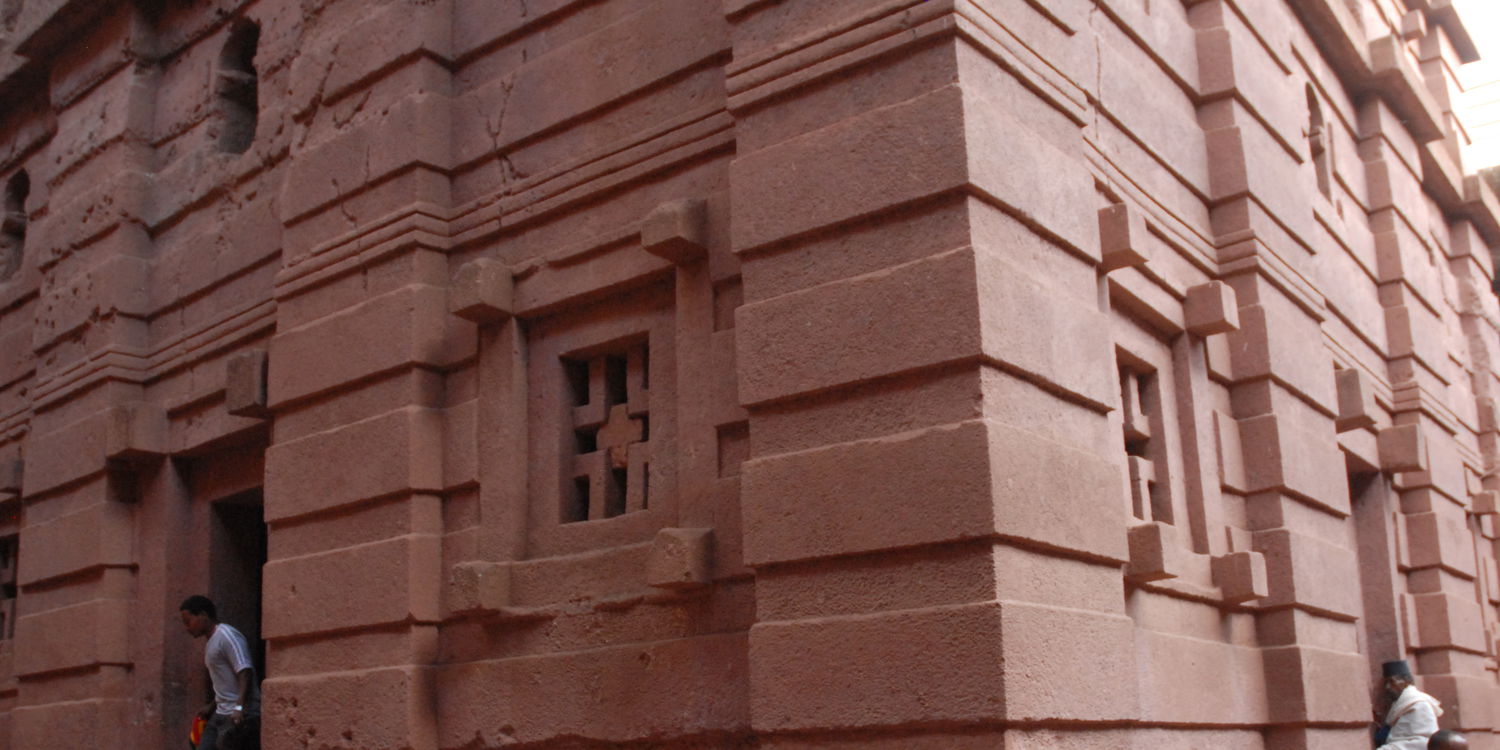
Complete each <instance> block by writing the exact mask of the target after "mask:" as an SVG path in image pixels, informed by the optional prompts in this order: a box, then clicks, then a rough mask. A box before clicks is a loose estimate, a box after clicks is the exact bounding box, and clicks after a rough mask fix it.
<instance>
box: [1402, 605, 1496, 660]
mask: <svg viewBox="0 0 1500 750" xmlns="http://www.w3.org/2000/svg"><path fill="white" fill-rule="evenodd" d="M1412 600H1413V604H1414V605H1415V607H1416V614H1417V628H1418V630H1419V631H1420V632H1421V642H1422V647H1423V648H1456V649H1462V650H1466V651H1475V652H1480V653H1483V652H1484V651H1485V650H1486V648H1485V647H1486V644H1485V639H1486V637H1487V636H1486V633H1485V629H1484V618H1483V616H1482V614H1481V612H1480V605H1479V604H1478V603H1477V602H1475V601H1473V600H1472V599H1470V598H1468V597H1464V598H1460V597H1456V596H1453V595H1451V594H1444V593H1433V594H1416V595H1415V596H1413V597H1412Z"/></svg>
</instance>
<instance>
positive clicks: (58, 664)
mask: <svg viewBox="0 0 1500 750" xmlns="http://www.w3.org/2000/svg"><path fill="white" fill-rule="evenodd" d="M130 622H131V617H130V602H129V601H125V600H123V599H96V600H93V601H89V602H84V603H82V604H75V605H72V606H69V607H63V608H61V609H53V610H48V611H46V612H41V613H38V614H30V615H25V616H23V617H21V618H20V619H19V620H17V622H16V642H17V643H23V644H25V645H26V647H25V648H22V649H18V650H17V652H16V664H15V669H16V675H17V676H21V677H26V676H31V675H40V674H46V673H49V672H57V671H61V670H65V669H78V668H81V667H91V666H97V665H101V664H113V665H120V666H129V665H130V664H131V658H130Z"/></svg>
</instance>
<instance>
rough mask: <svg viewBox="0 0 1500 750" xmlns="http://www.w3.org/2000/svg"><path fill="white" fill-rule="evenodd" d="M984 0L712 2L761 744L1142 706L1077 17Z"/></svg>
mask: <svg viewBox="0 0 1500 750" xmlns="http://www.w3.org/2000/svg"><path fill="white" fill-rule="evenodd" d="M984 6H985V4H976V3H968V2H927V3H915V2H906V1H903V0H896V1H893V2H880V3H758V2H733V3H729V4H727V6H726V7H727V9H728V12H729V17H730V20H731V21H732V23H733V28H734V44H735V46H734V60H733V62H732V63H731V65H730V68H729V73H730V78H729V84H728V85H729V91H730V110H731V112H732V113H733V114H734V115H735V118H736V133H737V152H736V157H735V161H734V163H733V167H732V171H731V200H732V206H733V220H732V224H733V243H734V249H735V252H736V253H737V254H738V255H739V257H740V260H741V262H742V263H743V264H744V278H745V306H744V307H743V308H741V310H740V311H739V317H738V321H739V331H740V333H739V341H738V346H739V362H740V399H741V402H742V403H743V404H744V405H745V406H746V407H747V408H748V410H749V414H750V435H751V456H750V460H749V461H748V462H747V463H746V465H745V470H744V476H743V482H744V483H743V491H744V497H743V507H744V511H743V513H744V519H745V520H744V523H745V546H746V559H747V562H748V563H749V564H750V565H751V566H752V567H753V568H754V569H755V571H756V597H757V621H756V624H755V626H754V627H753V628H752V629H751V635H750V687H751V700H752V725H753V727H754V729H755V730H756V732H757V733H758V734H759V735H760V736H761V737H762V738H763V739H762V741H763V743H764V744H766V745H767V746H773V747H800V746H804V745H806V746H813V745H817V746H826V744H825V743H831V742H837V741H839V738H841V737H845V738H849V739H848V740H847V741H849V742H858V740H857V739H854V738H857V737H859V736H861V734H863V733H868V732H872V731H874V732H886V733H896V735H897V736H904V737H905V739H902V740H895V739H894V738H893V739H892V741H900V742H923V741H935V742H938V743H940V744H941V743H947V744H943V746H945V747H955V746H967V744H972V745H973V746H975V747H980V746H985V747H989V746H993V745H994V743H995V742H997V741H1000V737H1001V736H1004V738H1005V740H1004V741H1005V742H1006V744H1007V746H1010V742H1011V741H1015V742H1017V743H1020V744H1019V745H1018V746H1025V743H1026V742H1029V741H1031V740H1030V739H1028V738H1029V737H1030V736H1031V734H1032V733H1031V732H1030V731H1029V730H1027V729H1022V728H1018V729H1014V730H1011V731H1009V732H1003V731H1002V729H1001V727H1003V726H1005V725H1019V726H1026V725H1041V726H1045V725H1046V724H1048V723H1050V722H1069V723H1074V722H1118V721H1124V720H1127V719H1129V718H1130V717H1132V716H1133V715H1134V714H1135V712H1136V711H1137V705H1138V704H1137V697H1136V692H1135V684H1134V681H1133V680H1131V679H1128V678H1126V679H1117V678H1118V677H1120V676H1123V675H1130V674H1133V673H1134V672H1135V670H1136V665H1135V648H1134V645H1133V643H1132V635H1131V628H1130V621H1129V620H1128V619H1127V618H1126V616H1125V615H1124V613H1123V602H1122V599H1121V597H1120V587H1119V584H1120V582H1119V570H1120V569H1119V566H1120V564H1121V563H1123V562H1124V561H1125V559H1126V556H1127V553H1126V534H1125V523H1124V511H1125V508H1126V505H1125V502H1124V501H1123V500H1122V497H1121V490H1122V484H1121V482H1120V481H1119V474H1118V473H1117V470H1118V464H1117V463H1116V462H1115V461H1113V460H1110V459H1107V458H1105V457H1104V455H1106V454H1108V453H1109V451H1110V449H1111V447H1112V446H1114V445H1116V438H1115V437H1114V435H1115V433H1114V432H1113V430H1112V428H1111V425H1112V423H1111V420H1110V419H1109V417H1108V416H1107V415H1108V412H1109V411H1110V409H1111V404H1112V403H1113V401H1114V400H1115V399H1116V396H1115V395H1113V389H1114V385H1113V377H1112V376H1111V374H1110V368H1108V367H1107V366H1101V364H1100V363H1104V362H1108V361H1109V359H1110V346H1109V341H1108V338H1107V328H1106V326H1105V325H1104V316H1103V314H1102V313H1101V310H1100V301H1099V281H1098V273H1099V267H1098V264H1099V263H1100V259H1101V256H1100V252H1101V251H1100V240H1099V229H1098V226H1097V223H1096V220H1095V217H1094V213H1093V211H1092V210H1079V207H1090V206H1093V205H1095V197H1094V189H1093V180H1092V179H1091V178H1090V175H1089V173H1088V170H1087V168H1086V166H1085V164H1084V162H1083V160H1082V158H1081V157H1082V152H1083V148H1084V143H1083V140H1082V137H1081V133H1080V126H1081V125H1082V124H1083V123H1084V121H1085V115H1084V111H1085V107H1086V104H1085V103H1086V101H1087V92H1086V91H1085V90H1083V89H1082V88H1081V87H1080V85H1079V82H1081V81H1084V80H1086V79H1087V78H1088V76H1089V75H1090V74H1091V72H1092V70H1093V60H1094V58H1093V49H1092V43H1091V41H1090V40H1088V39H1087V35H1086V30H1085V28H1084V27H1085V24H1086V23H1087V14H1086V13H1085V12H1084V11H1083V8H1082V6H1081V4H1064V6H1065V8H1064V9H1063V10H1061V11H1059V12H1058V13H1057V14H1056V15H1047V14H1043V13H1040V12H1038V10H1037V9H1036V8H1033V7H1025V6H1021V5H1019V4H1017V5H1015V6H1014V7H1012V8H1011V9H1010V10H1011V11H1013V14H1012V15H1011V16H1009V17H1003V20H1002V16H996V15H991V13H992V11H993V9H991V8H987V7H984ZM1018 40H1024V43H1017V42H1018ZM1039 48H1045V49H1048V50H1050V52H1049V57H1050V62H1051V65H1047V64H1043V62H1042V61H1041V60H1040V59H1038V58H1036V57H1034V56H1033V54H1032V53H1031V52H1030V51H1029V49H1039ZM1059 467H1067V468H1066V470H1065V471H1058V468H1059ZM936 582H941V583H936ZM934 584H936V585H934ZM856 675H857V676H858V677H857V678H854V676H856ZM1084 684H1098V685H1104V684H1108V685H1109V686H1110V688H1109V689H1107V690H1103V689H1101V690H1074V689H1067V688H1063V687H1061V686H1064V685H1084ZM1040 731H1041V732H1042V734H1043V735H1045V733H1046V732H1045V730H1040Z"/></svg>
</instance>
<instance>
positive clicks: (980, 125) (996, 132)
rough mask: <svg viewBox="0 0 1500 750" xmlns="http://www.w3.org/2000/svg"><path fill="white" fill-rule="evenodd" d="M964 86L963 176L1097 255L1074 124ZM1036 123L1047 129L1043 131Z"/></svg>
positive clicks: (1091, 196)
mask: <svg viewBox="0 0 1500 750" xmlns="http://www.w3.org/2000/svg"><path fill="white" fill-rule="evenodd" d="M963 94H964V96H963V123H962V127H963V129H964V130H963V136H964V141H963V144H962V146H961V149H962V153H964V154H966V155H967V157H968V163H967V169H968V175H967V176H968V182H969V184H970V185H972V186H973V187H974V188H975V189H976V190H978V191H979V192H981V193H982V194H984V195H986V196H989V197H991V198H993V199H995V200H997V201H999V202H1000V203H1001V204H1002V205H1004V206H1006V207H1007V208H1008V209H1010V210H1011V211H1014V212H1016V213H1017V214H1018V215H1019V216H1021V217H1022V218H1023V219H1024V220H1026V221H1027V222H1029V223H1032V224H1034V225H1035V226H1037V227H1039V228H1040V229H1041V230H1042V231H1043V232H1045V233H1047V234H1049V235H1051V236H1052V237H1053V238H1055V239H1056V240H1058V241H1061V242H1062V243H1064V244H1065V245H1067V246H1069V247H1071V248H1073V249H1074V251H1075V252H1078V253H1080V254H1083V255H1087V256H1089V257H1098V246H1099V223H1098V215H1097V213H1096V212H1095V210H1094V209H1096V208H1097V205H1096V203H1095V201H1096V194H1095V192H1094V178H1093V176H1092V175H1091V174H1090V173H1089V171H1088V170H1087V169H1085V168H1084V167H1083V162H1082V158H1081V153H1082V147H1083V141H1082V139H1081V138H1080V137H1079V135H1078V133H1077V131H1076V130H1075V129H1074V128H1073V127H1072V125H1071V124H1070V123H1066V121H1064V120H1062V118H1056V119H1055V120H1052V121H1043V120H1040V119H1035V120H1033V119H1027V120H1024V121H1023V120H1022V119H1019V118H1018V117H1017V115H1016V113H1017V111H1018V110H1017V104H1016V102H1014V101H1012V100H1011V99H1010V98H1009V97H1006V96H1000V95H997V94H998V92H997V91H996V90H992V89H990V88H989V87H987V86H965V87H964V88H963ZM936 125H937V126H939V127H949V128H951V127H953V126H952V125H944V124H941V123H936ZM1034 127H1051V128H1053V130H1052V131H1051V132H1049V133H1047V134H1046V135H1047V136H1050V137H1044V135H1043V134H1041V133H1038V132H1037V131H1036V130H1034V129H1033V128H1034ZM1059 144H1069V145H1072V144H1077V147H1078V151H1077V152H1072V151H1069V150H1065V149H1064V147H1063V146H1061V145H1059Z"/></svg>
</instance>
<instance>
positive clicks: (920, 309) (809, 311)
mask: <svg viewBox="0 0 1500 750" xmlns="http://www.w3.org/2000/svg"><path fill="white" fill-rule="evenodd" d="M934 299H942V300H943V301H944V304H942V305H937V306H935V305H933V304H932V302H933V300H934ZM979 304H980V295H979V292H978V289H977V281H976V271H975V258H974V254H973V251H970V250H961V251H955V252H951V253H945V254H942V255H937V256H933V257H931V258H928V259H925V260H921V261H917V262H915V263H910V264H907V265H904V266H899V267H897V268H895V269H892V270H890V271H889V272H883V273H877V274H869V275H866V276H859V277H855V278H853V279H848V280H844V281H838V282H834V283H831V284H825V285H823V286H821V287H818V288H816V289H813V290H809V291H807V292H802V293H796V294H786V295H782V296H779V297H774V298H772V299H769V300H766V301H763V302H753V303H750V304H746V305H744V306H741V307H740V308H739V309H738V310H737V311H736V326H735V331H736V336H735V344H736V347H737V350H738V360H739V364H740V372H739V394H740V399H741V402H742V403H744V404H746V405H752V404H758V403H762V402H766V401H769V400H772V399H778V398H784V397H787V396H791V395H795V394H800V393H806V392H809V391H817V390H823V389H827V388H831V387H838V386H845V385H848V384H850V383H855V382H859V381H862V380H869V379H873V378H877V377H880V376H883V375H889V374H892V373H897V372H910V371H913V370H918V369H921V368H926V367H931V366H934V365H938V364H943V363H947V362H952V361H954V360H958V359H963V358H972V357H975V356H977V355H978V354H979V353H980V351H981V345H982V342H981V336H980V324H979ZM877 310H878V311H879V319H880V323H879V324H878V325H877V324H875V323H874V321H873V319H872V317H871V316H872V311H877ZM934 330H940V331H943V332H944V335H942V336H927V335H923V332H927V331H934ZM1038 333H1039V334H1042V335H1046V336H1047V338H1048V339H1052V338H1056V337H1053V336H1050V335H1047V334H1046V332H1045V331H1041V332H1038Z"/></svg>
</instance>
